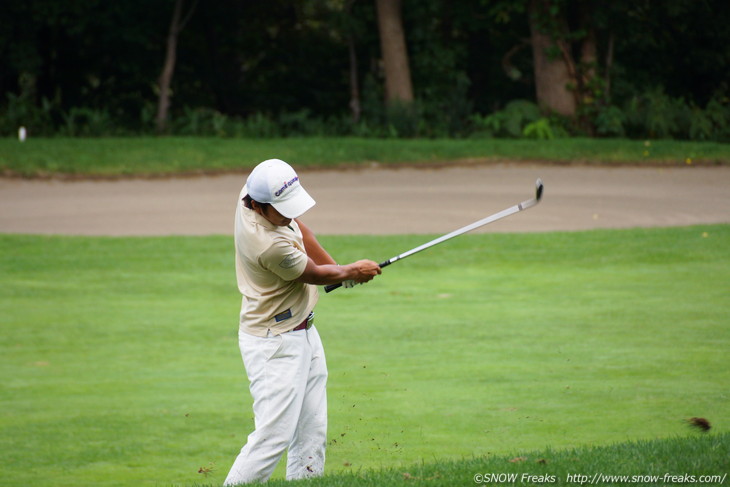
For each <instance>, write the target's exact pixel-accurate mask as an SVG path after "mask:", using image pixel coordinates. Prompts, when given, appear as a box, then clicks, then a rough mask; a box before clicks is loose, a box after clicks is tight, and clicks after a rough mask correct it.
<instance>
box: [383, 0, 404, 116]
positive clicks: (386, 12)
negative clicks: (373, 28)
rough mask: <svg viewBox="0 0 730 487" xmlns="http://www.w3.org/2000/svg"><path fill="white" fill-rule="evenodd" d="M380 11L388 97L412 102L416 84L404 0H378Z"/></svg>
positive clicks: (387, 98)
mask: <svg viewBox="0 0 730 487" xmlns="http://www.w3.org/2000/svg"><path fill="white" fill-rule="evenodd" d="M375 5H376V9H377V11H378V29H379V32H380V47H381V51H382V55H383V70H384V73H385V99H386V102H387V103H388V104H389V105H390V104H394V103H397V102H402V103H406V104H410V103H411V102H413V84H412V82H411V71H410V65H409V62H408V50H407V49H406V39H405V33H404V31H403V20H402V17H401V0H375Z"/></svg>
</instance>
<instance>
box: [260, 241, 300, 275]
mask: <svg viewBox="0 0 730 487" xmlns="http://www.w3.org/2000/svg"><path fill="white" fill-rule="evenodd" d="M308 260H309V257H307V254H306V253H305V252H303V251H301V250H299V249H298V248H297V247H295V246H294V245H292V244H291V243H290V242H287V241H286V240H284V239H277V240H275V241H274V243H273V245H272V246H271V247H269V248H268V249H266V251H264V252H263V253H262V254H261V257H260V262H261V265H262V266H263V267H265V268H266V269H268V270H270V271H271V272H273V273H274V274H276V275H277V276H279V277H280V278H281V279H283V280H285V281H293V280H295V279H297V278H298V277H299V276H301V275H302V274H303V273H304V269H305V268H306V267H307V262H308Z"/></svg>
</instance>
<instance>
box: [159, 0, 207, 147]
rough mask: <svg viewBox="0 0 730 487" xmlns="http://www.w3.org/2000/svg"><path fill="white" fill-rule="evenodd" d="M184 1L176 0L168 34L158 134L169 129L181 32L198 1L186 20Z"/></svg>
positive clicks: (162, 77)
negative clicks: (168, 117)
mask: <svg viewBox="0 0 730 487" xmlns="http://www.w3.org/2000/svg"><path fill="white" fill-rule="evenodd" d="M183 2H184V0H175V7H174V8H173V11H172V20H171V21H170V31H169V33H168V34H167V49H166V51H165V62H164V64H163V66H162V73H160V78H159V89H160V94H159V98H158V102H157V117H156V126H157V132H158V133H163V132H164V131H165V129H166V128H167V113H168V111H169V110H170V85H171V84H172V75H173V74H174V72H175V61H176V58H177V39H178V36H179V35H180V32H181V31H182V30H183V29H184V28H185V24H187V23H188V21H189V20H190V17H191V16H192V15H193V11H194V10H195V6H196V5H197V3H198V1H197V0H194V1H193V3H192V5H191V6H190V8H189V9H188V12H187V14H186V15H185V18H182V19H181V17H182V10H183Z"/></svg>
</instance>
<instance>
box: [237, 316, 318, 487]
mask: <svg viewBox="0 0 730 487" xmlns="http://www.w3.org/2000/svg"><path fill="white" fill-rule="evenodd" d="M238 342H239V346H240V348H241V355H242V356H243V363H244V366H245V367H246V374H247V375H248V380H249V382H250V386H249V388H250V390H251V396H252V397H253V412H254V422H255V430H254V432H253V433H251V434H250V435H249V436H248V441H247V443H246V445H245V446H244V447H243V449H241V453H240V454H239V455H238V457H237V458H236V461H235V462H234V463H233V466H232V467H231V471H230V472H229V473H228V477H227V478H226V481H225V483H224V485H226V486H230V485H238V484H244V483H249V482H256V481H258V482H265V481H267V480H268V479H269V477H271V474H272V473H273V471H274V469H275V468H276V465H277V464H278V463H279V460H280V459H281V457H282V455H283V454H284V451H287V450H288V452H287V465H286V478H287V480H293V479H300V478H305V477H314V476H319V475H322V474H323V473H324V457H325V446H326V444H327V389H326V385H327V363H326V361H325V357H324V349H323V347H322V341H321V340H320V338H319V333H317V329H316V328H315V327H312V328H310V329H309V330H300V331H292V332H289V333H284V334H282V335H275V336H274V335H271V334H270V335H269V336H268V337H266V338H261V337H256V336H253V335H249V334H248V333H244V332H240V333H239V336H238Z"/></svg>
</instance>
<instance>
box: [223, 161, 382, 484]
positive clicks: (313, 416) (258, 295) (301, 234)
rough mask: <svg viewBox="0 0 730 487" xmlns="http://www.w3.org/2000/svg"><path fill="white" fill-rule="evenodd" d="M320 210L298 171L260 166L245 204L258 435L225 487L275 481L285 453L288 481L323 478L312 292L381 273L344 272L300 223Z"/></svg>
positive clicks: (238, 239) (246, 317) (322, 392)
mask: <svg viewBox="0 0 730 487" xmlns="http://www.w3.org/2000/svg"><path fill="white" fill-rule="evenodd" d="M314 204H315V203H314V200H313V199H312V197H311V196H309V194H308V193H307V192H306V191H305V190H304V188H303V187H302V185H301V184H300V182H299V177H298V176H297V174H296V172H295V171H294V169H292V167H291V166H290V165H289V164H287V163H286V162H284V161H281V160H279V159H269V160H267V161H264V162H262V163H261V164H259V165H258V166H256V168H254V170H253V171H252V172H251V174H250V175H249V177H248V180H247V181H246V185H245V186H244V187H243V189H242V190H241V193H240V195H239V198H238V204H237V206H236V222H235V244H236V277H237V280H238V289H239V291H240V292H241V294H242V295H243V302H242V305H241V315H240V326H239V332H238V341H239V346H240V349H241V355H242V356H243V363H244V366H245V368H246V374H247V375H248V380H249V382H250V386H249V388H250V390H251V396H252V397H253V411H254V422H255V430H254V431H253V433H251V434H250V435H249V436H248V441H247V443H246V445H245V446H244V447H243V449H242V450H241V453H240V454H239V455H238V457H237V458H236V460H235V462H234V463H233V466H232V467H231V471H230V472H229V473H228V477H227V478H226V481H225V485H226V486H229V485H237V484H243V483H248V482H254V481H258V482H264V481H266V480H268V479H269V477H270V476H271V474H272V472H273V471H274V468H275V467H276V465H277V463H278V462H279V460H280V459H281V457H282V455H283V454H284V452H285V451H287V465H286V478H287V479H288V480H291V479H299V478H304V477H313V476H319V475H322V474H323V472H324V460H325V445H326V443H327V392H326V382H327V365H326V362H325V357H324V350H323V348H322V342H321V340H320V338H319V334H318V333H317V329H316V328H315V327H314V326H313V321H314V306H315V305H316V304H317V299H318V293H317V288H316V286H315V285H325V284H336V283H339V282H342V283H343V286H344V287H352V286H354V285H355V284H361V283H364V282H367V281H370V280H371V279H373V277H375V276H376V275H377V274H380V267H378V264H377V263H376V262H373V261H371V260H360V261H357V262H354V263H352V264H348V265H342V266H339V265H337V264H336V262H335V261H334V260H333V259H332V257H330V255H329V254H328V253H327V251H325V250H324V248H322V246H321V245H320V244H319V242H317V239H316V238H315V236H314V234H313V233H312V232H311V231H310V230H309V229H308V228H307V227H306V226H305V225H304V224H303V223H302V222H301V221H299V220H298V219H297V218H298V217H300V216H301V215H302V214H303V213H304V212H306V211H307V210H309V209H310V208H311V207H312V206H314Z"/></svg>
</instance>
